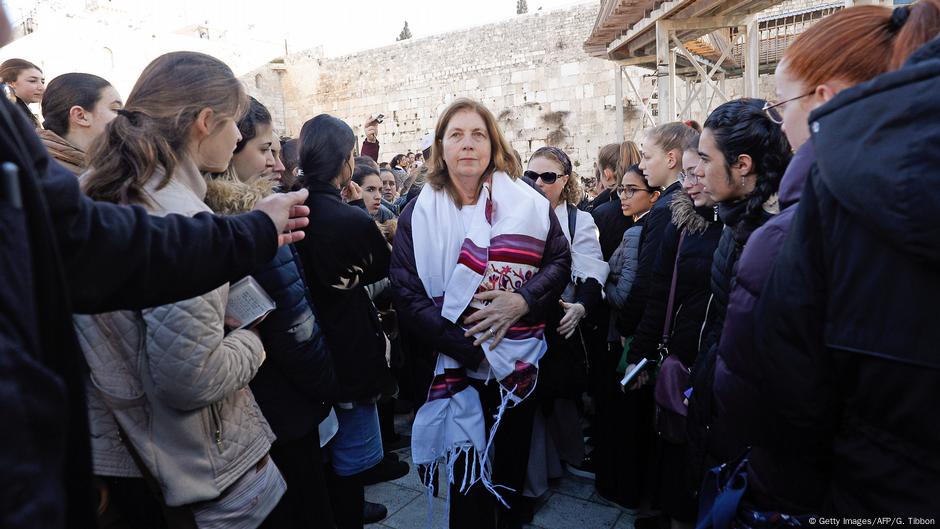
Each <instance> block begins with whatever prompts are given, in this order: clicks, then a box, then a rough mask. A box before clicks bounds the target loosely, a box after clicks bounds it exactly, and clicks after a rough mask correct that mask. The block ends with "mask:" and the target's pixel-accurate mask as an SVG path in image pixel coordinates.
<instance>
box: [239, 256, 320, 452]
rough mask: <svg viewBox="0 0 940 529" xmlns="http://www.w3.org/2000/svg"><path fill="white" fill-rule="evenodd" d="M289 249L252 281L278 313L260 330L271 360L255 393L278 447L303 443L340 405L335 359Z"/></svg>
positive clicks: (256, 380)
mask: <svg viewBox="0 0 940 529" xmlns="http://www.w3.org/2000/svg"><path fill="white" fill-rule="evenodd" d="M299 262H300V257H299V256H298V255H297V254H296V253H295V251H294V249H293V248H291V247H290V246H283V247H281V248H279V249H278V252H277V256H276V257H275V258H274V260H273V261H271V262H270V263H268V264H267V265H265V266H263V267H262V268H261V269H259V270H257V271H255V272H254V273H253V274H252V276H253V277H254V278H255V280H257V281H258V284H260V285H261V287H262V288H263V289H264V290H265V291H266V292H267V293H268V295H269V296H271V299H273V300H274V303H275V305H276V306H277V308H276V309H275V310H274V311H273V312H271V314H268V316H267V317H266V318H265V319H264V320H263V321H262V322H261V323H260V324H259V325H258V330H259V331H260V332H261V342H262V343H263V344H264V351H265V353H266V355H267V358H266V359H265V361H264V363H263V364H261V367H260V368H259V369H258V373H257V374H256V375H255V378H254V379H252V381H251V391H252V393H254V395H255V400H257V401H258V406H260V407H261V411H262V412H263V413H264V418H265V419H267V420H268V424H270V425H271V430H273V431H274V434H275V435H277V439H278V441H291V440H295V439H299V438H301V437H303V436H305V435H307V434H308V433H310V432H312V431H313V430H314V429H316V428H317V427H318V425H319V424H320V421H322V420H323V419H324V418H325V417H326V416H327V414H328V413H329V410H330V407H329V404H327V403H332V402H333V401H334V400H335V399H336V395H337V392H338V389H339V388H338V387H337V384H336V375H335V374H334V372H333V358H332V356H331V355H330V351H329V349H327V347H326V338H325V336H324V335H323V331H322V330H321V329H320V325H319V323H318V322H317V317H316V313H315V309H314V307H313V303H312V301H311V300H310V293H309V292H308V290H307V285H306V283H305V282H304V279H303V275H302V274H301V270H300V266H299Z"/></svg>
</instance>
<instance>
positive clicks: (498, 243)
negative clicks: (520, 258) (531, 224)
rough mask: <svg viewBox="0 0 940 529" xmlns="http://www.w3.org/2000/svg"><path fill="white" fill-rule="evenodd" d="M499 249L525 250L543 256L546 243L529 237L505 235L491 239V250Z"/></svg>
mask: <svg viewBox="0 0 940 529" xmlns="http://www.w3.org/2000/svg"><path fill="white" fill-rule="evenodd" d="M499 248H512V249H516V250H525V251H529V252H534V253H537V254H539V255H542V253H543V252H544V251H545V241H543V240H541V239H536V238H535V237H530V236H528V235H519V234H516V233H504V234H502V235H497V236H496V237H493V238H492V239H490V250H494V249H499Z"/></svg>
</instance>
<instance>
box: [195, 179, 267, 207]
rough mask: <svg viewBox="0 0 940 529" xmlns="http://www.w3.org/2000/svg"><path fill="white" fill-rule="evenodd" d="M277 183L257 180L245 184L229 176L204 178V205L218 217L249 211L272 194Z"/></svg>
mask: <svg viewBox="0 0 940 529" xmlns="http://www.w3.org/2000/svg"><path fill="white" fill-rule="evenodd" d="M276 186H277V182H276V181H274V180H272V179H270V178H259V179H257V180H255V181H254V182H250V183H246V182H241V181H239V180H237V179H236V178H235V177H234V176H232V175H229V174H222V175H219V176H206V200H205V201H206V205H208V206H209V207H210V208H212V211H214V212H216V213H218V214H219V215H238V214H239V213H245V212H247V211H251V210H252V209H253V208H254V207H255V204H257V203H258V201H259V200H261V199H262V198H264V197H266V196H268V195H270V194H272V193H274V188H275V187H276Z"/></svg>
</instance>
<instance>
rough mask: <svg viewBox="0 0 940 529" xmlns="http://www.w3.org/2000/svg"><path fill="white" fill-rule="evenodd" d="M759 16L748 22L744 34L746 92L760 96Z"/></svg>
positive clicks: (749, 94)
mask: <svg viewBox="0 0 940 529" xmlns="http://www.w3.org/2000/svg"><path fill="white" fill-rule="evenodd" d="M757 24H758V22H757V17H754V18H752V19H751V20H750V22H748V24H747V26H746V29H745V34H744V49H745V57H744V76H745V81H744V94H745V96H747V97H760V86H759V83H760V29H759V28H758V25H757Z"/></svg>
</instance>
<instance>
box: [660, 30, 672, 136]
mask: <svg viewBox="0 0 940 529" xmlns="http://www.w3.org/2000/svg"><path fill="white" fill-rule="evenodd" d="M669 48H670V46H669V30H668V29H666V25H665V24H663V22H662V21H661V20H658V21H656V77H657V79H658V82H657V83H656V85H657V90H658V92H659V98H658V99H659V122H660V123H668V122H669V121H672V118H671V117H670V116H672V114H673V108H672V107H673V105H672V96H673V94H672V93H670V88H671V84H672V83H670V82H669V80H668V79H664V77H669V70H670V68H669V55H670V54H669ZM663 81H665V82H663Z"/></svg>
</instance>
